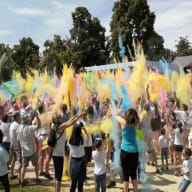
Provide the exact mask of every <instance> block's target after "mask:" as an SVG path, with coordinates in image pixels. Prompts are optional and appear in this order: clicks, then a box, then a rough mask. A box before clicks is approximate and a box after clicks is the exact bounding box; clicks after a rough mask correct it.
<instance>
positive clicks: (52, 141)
mask: <svg viewBox="0 0 192 192" xmlns="http://www.w3.org/2000/svg"><path fill="white" fill-rule="evenodd" d="M58 126H59V125H54V127H53V128H51V130H50V133H49V136H48V140H47V144H48V146H49V147H52V148H54V147H55V146H56V144H57V141H58V140H59V139H60V138H61V137H62V135H63V133H64V131H63V132H62V133H61V134H60V135H59V137H58V138H57V128H58Z"/></svg>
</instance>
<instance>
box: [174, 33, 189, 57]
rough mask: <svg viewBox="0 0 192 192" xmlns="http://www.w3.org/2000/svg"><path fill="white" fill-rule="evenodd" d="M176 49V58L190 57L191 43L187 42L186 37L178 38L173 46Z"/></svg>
mask: <svg viewBox="0 0 192 192" xmlns="http://www.w3.org/2000/svg"><path fill="white" fill-rule="evenodd" d="M175 47H176V56H188V55H192V47H191V43H190V42H189V40H188V37H187V36H186V37H179V41H178V42H177V44H176V45H175Z"/></svg>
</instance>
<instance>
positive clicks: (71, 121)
mask: <svg viewBox="0 0 192 192" xmlns="http://www.w3.org/2000/svg"><path fill="white" fill-rule="evenodd" d="M83 115H84V112H83V113H80V114H78V115H75V116H73V117H71V119H69V120H68V121H66V122H64V123H62V124H61V125H60V126H59V128H58V129H57V131H58V132H63V131H64V130H65V129H66V128H68V127H70V126H72V125H73V124H74V123H76V121H77V120H78V119H79V118H81V117H82V116H83Z"/></svg>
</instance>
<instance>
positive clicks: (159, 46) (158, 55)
mask: <svg viewBox="0 0 192 192" xmlns="http://www.w3.org/2000/svg"><path fill="white" fill-rule="evenodd" d="M163 43H164V40H163V37H162V36H160V35H159V34H158V33H156V32H155V31H153V32H152V34H151V35H150V38H149V40H148V41H147V42H146V43H145V44H144V48H145V54H146V56H147V59H148V60H152V61H159V60H160V59H162V56H163V52H164V46H163Z"/></svg>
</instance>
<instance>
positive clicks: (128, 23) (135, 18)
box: [110, 0, 163, 60]
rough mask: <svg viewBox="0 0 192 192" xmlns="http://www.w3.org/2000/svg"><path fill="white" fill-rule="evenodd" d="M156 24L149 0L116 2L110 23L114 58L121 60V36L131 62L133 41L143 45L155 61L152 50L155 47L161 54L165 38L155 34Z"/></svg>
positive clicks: (121, 0) (155, 51)
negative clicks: (119, 42)
mask: <svg viewBox="0 0 192 192" xmlns="http://www.w3.org/2000/svg"><path fill="white" fill-rule="evenodd" d="M154 22H155V14H154V13H153V12H151V11H150V9H149V6H148V4H147V0H120V1H117V2H115V4H114V7H113V16H112V20H111V23H110V26H111V50H112V51H113V56H114V57H115V58H117V59H120V55H119V46H118V37H119V35H121V36H122V41H123V44H124V46H125V48H126V52H125V54H126V55H127V56H128V58H129V60H130V59H132V57H131V55H133V56H134V48H133V41H134V42H136V43H137V42H140V43H142V44H143V47H144V52H145V54H147V55H148V57H149V58H150V59H153V55H151V54H150V51H151V48H152V47H155V50H154V53H160V49H162V48H163V38H162V37H161V36H159V35H158V34H157V33H156V32H154V29H153V25H154ZM129 50H130V52H129ZM155 59H156V58H155Z"/></svg>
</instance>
